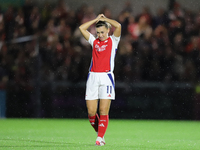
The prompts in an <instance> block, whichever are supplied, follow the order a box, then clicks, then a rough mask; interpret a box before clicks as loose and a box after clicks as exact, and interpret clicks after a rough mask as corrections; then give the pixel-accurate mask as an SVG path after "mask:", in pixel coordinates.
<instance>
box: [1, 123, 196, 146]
mask: <svg viewBox="0 0 200 150" xmlns="http://www.w3.org/2000/svg"><path fill="white" fill-rule="evenodd" d="M96 136H97V135H96V133H95V131H94V130H93V128H92V127H91V126H90V123H89V121H88V120H87V119H0V149H2V150H11V149H12V150H32V149H34V150H66V149H69V150H93V149H105V150H118V149H119V150H128V149H132V150H163V149H164V150H175V149H176V150H199V149H200V122H199V121H164V120H163V121H159V120H115V119H110V121H109V126H108V128H107V132H106V134H105V140H106V145H105V146H102V147H98V146H94V144H95V140H96Z"/></svg>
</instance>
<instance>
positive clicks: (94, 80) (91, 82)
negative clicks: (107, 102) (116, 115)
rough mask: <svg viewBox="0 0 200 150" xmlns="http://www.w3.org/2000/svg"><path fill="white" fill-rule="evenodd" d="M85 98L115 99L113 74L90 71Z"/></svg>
mask: <svg viewBox="0 0 200 150" xmlns="http://www.w3.org/2000/svg"><path fill="white" fill-rule="evenodd" d="M85 99H86V100H96V99H111V100H114V99H115V82H114V74H113V73H111V72H108V73H105V72H102V73H99V72H90V73H89V74H88V78H87V83H86V95H85Z"/></svg>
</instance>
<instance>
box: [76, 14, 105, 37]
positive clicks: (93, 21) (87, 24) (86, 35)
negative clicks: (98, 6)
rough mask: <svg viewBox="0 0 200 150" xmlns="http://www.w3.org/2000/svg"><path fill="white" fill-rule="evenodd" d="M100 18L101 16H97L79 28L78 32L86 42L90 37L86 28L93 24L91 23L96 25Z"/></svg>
mask: <svg viewBox="0 0 200 150" xmlns="http://www.w3.org/2000/svg"><path fill="white" fill-rule="evenodd" d="M101 17H102V15H101V14H100V15H98V16H97V17H96V18H95V19H93V20H91V21H88V22H86V23H84V24H82V25H80V26H79V30H80V31H81V33H82V35H83V37H84V38H85V39H86V40H87V41H88V40H89V37H90V34H89V32H88V30H87V29H88V28H89V27H90V26H91V25H92V24H93V23H96V22H98V21H99V19H100V18H101Z"/></svg>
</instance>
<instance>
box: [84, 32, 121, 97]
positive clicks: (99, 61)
mask: <svg viewBox="0 0 200 150" xmlns="http://www.w3.org/2000/svg"><path fill="white" fill-rule="evenodd" d="M119 41H120V37H115V36H114V35H112V36H109V37H108V39H106V40H104V41H100V40H99V39H98V38H97V39H95V37H94V36H93V35H92V34H90V38H89V40H88V42H89V43H90V44H91V46H92V60H91V65H90V69H89V71H90V72H89V74H88V79H87V84H86V96H85V99H86V100H95V99H113V100H114V99H115V81H114V74H113V70H114V59H115V54H116V51H117V47H118V44H119Z"/></svg>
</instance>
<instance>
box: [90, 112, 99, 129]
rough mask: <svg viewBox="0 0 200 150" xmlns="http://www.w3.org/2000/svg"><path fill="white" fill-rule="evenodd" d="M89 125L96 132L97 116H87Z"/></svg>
mask: <svg viewBox="0 0 200 150" xmlns="http://www.w3.org/2000/svg"><path fill="white" fill-rule="evenodd" d="M88 118H89V121H90V124H91V125H92V127H93V128H94V130H95V131H96V132H98V124H99V116H98V114H96V115H95V116H88Z"/></svg>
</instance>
